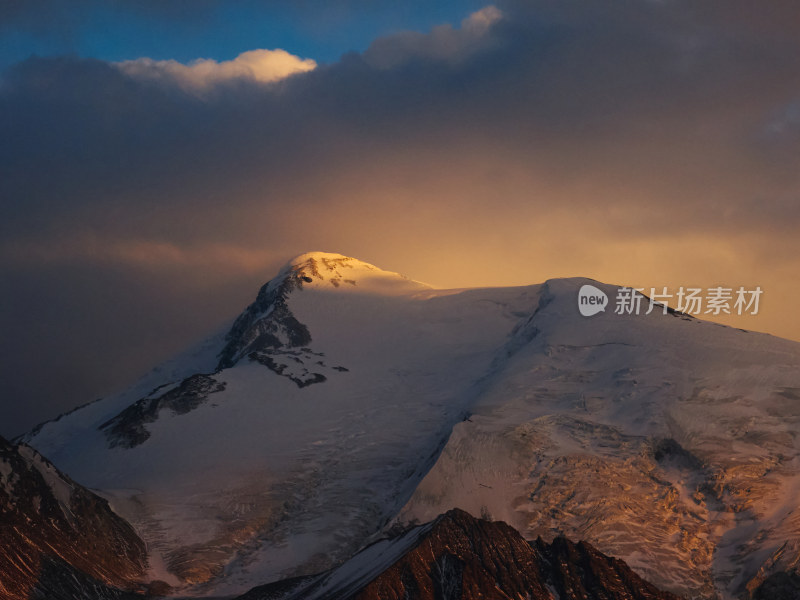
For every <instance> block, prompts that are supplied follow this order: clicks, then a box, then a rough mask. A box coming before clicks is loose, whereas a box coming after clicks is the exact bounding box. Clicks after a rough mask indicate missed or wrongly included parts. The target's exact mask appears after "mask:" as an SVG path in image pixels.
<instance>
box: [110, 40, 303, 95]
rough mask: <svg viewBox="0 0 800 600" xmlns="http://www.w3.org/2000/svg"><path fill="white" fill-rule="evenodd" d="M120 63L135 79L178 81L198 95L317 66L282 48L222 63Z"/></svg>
mask: <svg viewBox="0 0 800 600" xmlns="http://www.w3.org/2000/svg"><path fill="white" fill-rule="evenodd" d="M116 64H117V67H118V68H119V69H120V70H122V71H123V72H124V73H125V74H127V75H129V76H131V77H135V78H137V79H149V80H155V81H169V82H174V83H175V84H177V85H178V86H179V87H181V88H183V89H184V90H187V91H194V92H203V91H206V90H208V89H209V88H211V87H213V86H215V85H218V84H220V83H225V82H228V81H233V80H249V81H256V82H259V83H273V82H275V81H279V80H281V79H285V78H286V77H289V76H290V75H294V74H295V73H303V72H305V71H311V70H313V69H315V68H316V66H317V63H316V62H315V61H314V60H312V59H310V58H306V59H303V58H300V57H298V56H295V55H293V54H290V53H288V52H286V50H281V49H276V50H250V51H248V52H243V53H242V54H240V55H239V56H237V57H236V58H234V59H233V60H226V61H222V62H217V61H216V60H212V59H207V58H199V59H197V60H194V61H192V62H190V63H189V64H183V63H179V62H178V61H175V60H153V59H151V58H138V59H136V60H128V61H124V62H120V63H116Z"/></svg>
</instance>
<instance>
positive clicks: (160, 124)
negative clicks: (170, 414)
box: [0, 0, 800, 434]
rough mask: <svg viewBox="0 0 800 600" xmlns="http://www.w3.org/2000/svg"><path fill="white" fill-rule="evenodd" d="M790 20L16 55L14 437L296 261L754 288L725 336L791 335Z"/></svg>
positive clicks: (521, 25) (493, 23)
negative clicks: (328, 54) (279, 48)
mask: <svg viewBox="0 0 800 600" xmlns="http://www.w3.org/2000/svg"><path fill="white" fill-rule="evenodd" d="M794 5H795V4H790V3H785V2H776V3H775V4H774V5H772V6H773V8H774V10H775V11H777V13H778V17H775V16H774V15H773V13H772V11H760V9H759V8H758V7H756V6H755V5H752V4H748V5H747V6H748V8H746V7H745V4H743V3H738V2H737V3H728V2H724V3H723V2H715V1H712V2H706V3H696V2H689V1H683V0H673V1H671V2H639V1H632V0H631V1H622V2H615V3H613V5H608V4H604V5H603V6H602V7H601V6H599V5H597V6H596V5H595V4H592V3H587V2H572V1H569V0H564V1H560V2H536V1H528V0H526V1H525V2H522V1H520V2H510V1H503V2H498V4H497V6H498V8H493V7H487V8H486V9H484V10H483V11H480V12H478V13H476V14H474V15H472V16H469V17H467V18H466V19H465V20H464V22H462V23H461V25H460V27H450V26H442V27H438V28H435V29H433V30H432V31H430V32H428V33H413V32H407V33H400V34H395V35H391V36H387V37H385V38H381V39H378V40H375V42H374V43H373V44H372V46H371V47H370V49H369V50H367V51H366V52H364V53H361V54H359V53H351V54H348V55H346V56H344V57H343V58H342V59H341V60H340V61H338V62H336V63H333V64H327V65H321V66H319V67H317V68H315V69H313V70H307V71H306V72H305V73H304V74H303V75H302V76H294V77H293V76H289V77H286V78H284V79H280V80H279V81H278V82H277V83H278V84H277V85H273V84H262V83H261V82H262V81H263V78H264V77H272V76H273V75H274V76H278V75H277V74H276V73H281V71H280V70H278V71H274V70H270V69H272V67H274V66H276V65H284V66H285V65H288V67H287V69H288V70H289V71H292V69H294V71H292V72H299V70H300V69H301V68H305V67H308V66H312V65H311V64H310V63H303V62H302V61H301V59H299V58H297V57H291V55H286V56H282V55H281V56H278V55H276V54H275V51H272V52H271V53H270V51H256V52H257V54H254V55H250V54H249V53H245V54H244V55H242V56H240V57H239V58H237V59H235V60H233V61H227V62H221V63H216V62H213V61H210V62H201V63H197V64H187V65H182V64H179V63H174V62H154V61H146V60H144V59H142V60H139V61H132V62H130V63H127V66H120V65H117V64H110V63H104V62H102V61H97V60H89V59H81V58H75V57H61V58H52V59H43V58H38V59H30V60H27V61H25V62H22V63H20V64H18V65H16V66H15V67H14V68H12V69H10V70H8V71H6V72H4V73H3V74H2V84H1V85H0V139H3V141H4V143H3V144H2V145H0V239H2V240H3V244H2V245H0V286H2V287H0V289H3V290H4V295H3V297H2V298H0V300H1V301H2V302H0V316H1V317H2V319H0V321H1V322H0V329H2V330H3V331H4V340H3V343H4V344H5V345H6V347H5V348H4V350H5V353H6V354H8V355H13V356H19V357H26V356H36V357H37V361H38V362H39V364H38V365H35V366H28V367H24V365H23V364H22V358H19V360H15V361H6V364H5V365H0V379H2V380H4V381H8V382H11V383H10V384H9V385H12V386H13V390H14V397H15V398H18V400H19V406H20V407H21V408H20V409H19V410H20V414H19V415H18V416H17V417H15V419H16V420H15V421H14V422H16V423H23V422H25V423H30V421H32V420H35V419H41V418H45V417H47V416H51V415H52V414H53V409H54V407H55V406H56V404H57V405H58V407H59V408H69V407H70V406H71V405H74V404H77V403H78V402H80V401H82V400H85V399H90V397H91V395H93V394H97V393H100V390H101V389H102V390H103V391H107V389H108V388H109V387H111V386H112V384H113V385H116V386H122V385H123V384H124V383H125V382H126V381H125V380H126V378H127V377H130V376H132V375H133V374H135V373H134V371H135V370H136V368H137V367H138V368H141V369H144V368H146V367H147V366H149V365H148V364H143V363H144V362H145V361H144V359H141V358H138V359H137V358H136V357H137V356H139V357H142V356H144V357H146V362H147V363H150V364H152V363H155V362H157V361H158V360H159V359H161V358H164V357H165V356H166V354H168V353H169V352H170V351H173V350H177V349H179V348H180V347H181V346H182V345H184V344H185V343H188V342H189V341H191V340H192V339H193V338H196V337H199V336H201V335H202V334H204V333H206V332H207V330H208V329H209V326H208V323H213V324H215V325H216V324H217V323H222V322H223V321H224V320H225V319H226V318H229V317H232V316H234V314H235V313H236V312H237V311H238V310H240V309H241V307H242V306H244V305H246V304H247V302H248V301H249V300H250V299H251V298H250V296H251V295H252V293H253V292H254V291H255V290H256V289H257V288H258V286H259V285H260V284H261V283H263V282H264V280H266V279H267V278H268V277H269V276H271V275H272V274H273V271H274V270H275V269H277V267H278V266H279V265H280V264H281V263H282V262H283V261H284V260H285V259H286V258H288V257H290V256H292V255H294V254H299V253H301V252H304V251H308V250H311V249H327V250H331V251H337V252H343V253H345V254H349V255H355V256H359V257H362V258H364V259H365V260H368V261H370V262H373V263H375V264H378V265H381V266H384V267H386V268H388V269H391V270H394V271H399V272H403V273H405V274H407V275H409V276H411V277H414V278H417V279H420V280H424V281H430V282H432V283H434V284H439V285H452V286H465V285H481V284H487V285H508V284H525V283H531V282H537V281H542V280H544V279H547V278H549V277H558V276H572V275H585V276H590V277H593V278H596V279H600V280H606V281H609V282H611V283H630V284H637V285H644V286H650V285H653V286H660V285H689V284H692V285H696V284H701V285H705V284H708V285H712V284H728V285H739V284H741V285H752V284H758V285H762V287H763V288H764V289H765V290H766V291H765V303H764V311H763V315H762V316H760V317H758V319H759V320H758V321H757V323H756V322H753V323H752V324H740V325H744V326H748V327H753V328H756V329H765V330H769V331H772V332H774V333H778V334H781V335H785V336H788V337H795V338H800V321H798V319H800V317H799V316H795V315H798V313H797V312H796V310H795V307H794V304H795V301H794V298H795V297H796V296H795V293H796V292H797V290H796V289H795V287H796V284H795V283H794V281H796V277H794V278H793V277H792V273H796V272H797V269H798V268H800V263H798V258H797V257H798V256H800V242H798V240H797V236H796V231H797V229H798V227H800V211H799V210H798V206H800V175H798V173H797V169H796V157H797V150H798V147H800V146H799V145H798V144H799V143H798V139H800V136H798V135H797V131H798V129H800V128H798V126H797V122H798V119H797V108H796V106H797V99H798V98H799V97H800V86H799V85H798V83H797V82H798V81H800V58H798V57H800V48H798V46H800V41H798V40H797V39H796V36H792V35H789V34H788V33H787V31H786V30H787V27H786V22H785V21H786V20H787V19H788V17H789V16H791V14H793V13H792V11H793V10H795V9H793V8H792V6H794ZM727 7H729V8H727ZM757 12H759V14H756V13H757ZM760 12H764V13H765V14H763V15H762V14H760ZM749 13H752V14H749ZM749 16H752V18H748V17H749ZM264 52H267V53H269V54H264ZM243 57H244V58H243ZM266 65H269V69H267V70H265V71H261V70H259V69H260V68H261V67H262V66H266ZM300 65H305V67H300ZM283 73H284V74H285V73H286V71H283ZM212 92H213V93H212ZM662 276H663V277H664V278H665V279H669V281H660V280H654V278H660V277H662ZM8 290H10V291H8ZM5 291H7V292H5ZM120 315H124V317H120ZM75 340H86V341H85V343H84V342H80V343H81V349H80V352H75V351H73V349H72V345H74V344H75V343H76V342H75ZM108 356H118V357H120V358H119V361H118V364H117V363H115V365H112V366H111V367H109V368H113V369H115V370H114V375H113V376H109V377H108V378H106V379H103V380H102V381H101V377H100V376H99V375H97V374H93V373H94V371H93V370H92V369H91V368H89V366H91V365H92V364H94V362H96V363H97V364H103V365H107V364H108V362H109V359H108ZM93 361H94V362H93ZM87 365H89V366H87ZM34 367H35V368H34ZM56 367H58V368H56ZM39 371H42V372H45V371H46V372H47V373H56V372H57V373H58V376H56V375H53V377H51V378H44V377H41V376H37V373H38V372H39ZM95 371H96V369H95ZM70 373H72V374H74V376H73V375H70ZM23 375H24V377H23ZM76 379H78V380H80V382H79V383H75V380H76ZM68 389H74V390H76V391H75V392H74V393H65V392H64V390H68ZM92 390H95V391H92ZM86 396H89V397H88V398H87V397H86ZM47 398H53V400H43V399H47ZM48 402H50V404H48ZM26 403H28V404H26ZM28 406H29V407H30V408H27V407H28ZM23 413H24V414H23ZM20 427H21V425H20ZM0 433H7V434H13V433H17V431H6V432H2V431H0Z"/></svg>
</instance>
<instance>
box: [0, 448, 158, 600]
mask: <svg viewBox="0 0 800 600" xmlns="http://www.w3.org/2000/svg"><path fill="white" fill-rule="evenodd" d="M146 561H147V556H146V549H145V545H144V542H142V540H141V539H140V538H139V537H138V535H137V534H136V532H135V531H134V529H133V528H132V527H131V526H130V525H129V524H128V523H127V522H126V521H125V520H124V519H122V518H121V517H119V516H117V515H116V514H115V513H114V512H113V511H112V510H111V509H110V508H109V506H108V502H106V501H105V500H103V499H102V498H100V497H99V496H96V495H95V494H93V493H91V492H90V491H89V490H87V489H85V488H83V487H81V486H80V485H79V484H77V483H75V482H74V481H72V480H71V479H70V478H69V477H67V476H66V475H64V474H62V473H61V472H59V471H58V470H57V469H56V468H55V467H54V466H53V465H52V464H51V463H50V462H49V461H47V460H46V459H44V458H43V457H42V456H41V455H39V454H38V453H37V452H36V451H35V450H33V449H32V448H30V447H28V446H25V445H22V444H21V445H18V446H14V445H12V444H10V443H9V442H7V441H6V440H4V439H3V438H0V598H3V600H31V599H42V600H44V599H47V600H62V599H63V600H67V599H69V600H73V599H74V598H87V599H90V598H91V599H97V600H105V599H109V600H123V599H124V600H127V599H129V598H133V597H137V598H142V596H141V594H138V595H133V592H142V591H143V587H142V584H141V583H140V582H141V579H142V578H143V576H144V572H145V568H146V564H147V562H146Z"/></svg>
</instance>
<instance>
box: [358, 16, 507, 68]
mask: <svg viewBox="0 0 800 600" xmlns="http://www.w3.org/2000/svg"><path fill="white" fill-rule="evenodd" d="M502 16H503V13H502V12H501V11H500V9H498V8H497V7H496V6H494V5H489V6H486V7H485V8H482V9H481V10H479V11H477V12H474V13H472V14H471V15H470V16H469V17H467V18H466V19H464V20H463V21H462V22H461V28H460V29H456V28H454V27H452V26H451V25H440V26H438V27H435V28H434V29H433V30H432V31H430V32H428V33H420V32H416V31H404V32H401V33H396V34H394V35H390V36H387V37H383V38H379V39H377V40H376V41H375V42H373V43H372V44H371V45H370V47H369V48H368V49H367V50H366V52H365V53H364V59H365V60H366V62H367V63H369V64H370V65H373V66H376V67H379V68H382V69H389V68H392V67H397V66H398V65H401V64H403V63H405V62H407V61H409V60H435V61H444V62H458V61H462V60H466V59H467V58H469V56H470V55H472V54H473V53H475V52H478V51H480V50H481V49H484V48H485V47H486V46H487V45H488V44H490V43H491V38H490V35H489V33H490V30H491V27H492V25H494V24H495V23H497V22H498V21H500V20H501V19H502Z"/></svg>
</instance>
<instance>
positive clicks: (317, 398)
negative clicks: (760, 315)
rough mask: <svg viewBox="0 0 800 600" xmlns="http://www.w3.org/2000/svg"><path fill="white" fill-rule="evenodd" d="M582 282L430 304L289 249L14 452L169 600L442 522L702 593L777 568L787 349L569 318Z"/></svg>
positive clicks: (646, 322) (797, 525)
mask: <svg viewBox="0 0 800 600" xmlns="http://www.w3.org/2000/svg"><path fill="white" fill-rule="evenodd" d="M585 283H588V281H587V280H583V279H565V280H552V281H549V282H547V283H546V284H543V285H534V286H528V287H518V288H495V289H470V290H436V289H432V288H430V287H428V286H426V285H424V284H421V283H418V282H414V281H411V280H408V279H406V278H404V277H402V276H400V275H398V274H395V273H387V272H385V271H382V270H380V269H378V268H377V267H374V266H372V265H368V264H366V263H363V262H361V261H358V260H356V259H352V258H347V257H343V256H341V255H334V254H325V253H312V254H308V255H303V256H301V257H298V258H297V259H295V260H293V261H290V263H289V264H287V266H286V267H285V268H284V269H283V270H282V271H281V272H280V274H279V275H278V276H277V277H276V278H275V279H273V280H272V281H270V282H269V283H268V284H266V285H265V286H264V287H263V288H262V289H261V291H260V292H259V294H258V297H257V298H256V300H255V302H254V303H253V304H252V305H251V306H249V307H248V308H247V309H246V310H245V311H244V312H243V313H242V314H241V315H240V316H239V317H238V318H237V319H236V320H235V322H234V323H233V325H232V326H231V328H230V330H229V331H228V332H227V334H223V335H219V336H216V337H212V338H210V340H209V341H208V342H207V343H206V344H205V345H204V346H203V347H202V348H201V349H200V350H199V351H195V352H193V353H190V354H189V355H187V356H186V357H183V358H181V359H178V360H176V361H174V362H173V363H172V364H171V365H170V366H169V367H166V368H163V369H161V370H160V371H156V372H154V373H153V374H151V375H150V376H148V378H146V380H145V381H143V382H141V383H140V384H138V385H137V386H134V388H132V390H130V391H129V392H126V393H125V394H122V395H120V396H117V397H113V398H108V399H104V400H102V401H99V402H96V403H94V404H91V405H89V406H87V407H85V408H82V409H80V410H77V411H74V412H73V413H70V414H68V415H66V416H64V417H62V418H60V419H59V420H58V421H55V422H51V423H48V424H45V425H44V426H43V427H41V428H40V429H38V430H37V431H35V432H33V433H32V435H30V436H29V437H28V441H29V443H31V444H32V445H34V446H35V447H37V448H38V449H39V450H40V451H41V452H42V453H43V454H45V455H47V456H48V457H50V458H51V460H53V461H54V463H55V464H57V465H58V466H59V467H60V468H61V469H63V470H65V471H66V472H68V473H70V475H71V476H73V477H75V478H76V479H78V480H80V481H82V482H83V483H85V484H87V485H89V486H90V487H92V488H96V489H98V490H101V491H102V494H103V495H104V496H105V497H107V498H109V499H110V501H111V503H112V505H113V507H114V508H115V510H117V511H118V512H119V513H120V514H122V515H123V516H125V517H126V518H128V519H129V520H130V521H131V522H132V523H134V525H135V526H136V527H137V529H138V530H139V532H140V533H141V535H142V537H143V538H144V539H145V540H146V541H147V542H148V548H149V549H150V550H151V567H152V572H151V574H150V576H151V577H152V578H157V579H162V580H166V581H167V582H168V583H170V584H173V585H178V586H180V585H183V586H185V589H184V591H185V592H186V593H194V594H204V593H211V592H212V591H213V592H214V593H218V594H222V593H238V592H241V591H244V590H246V589H248V588H250V587H252V586H254V585H257V584H262V583H266V582H269V581H276V580H278V579H283V578H286V577H290V576H295V575H304V574H311V573H316V572H320V571H323V570H326V569H328V568H329V567H331V566H333V565H336V564H338V563H340V562H342V561H344V560H346V559H348V558H349V557H350V556H352V555H353V554H354V553H355V552H356V551H357V550H358V549H359V548H360V547H362V546H363V545H364V544H366V543H368V542H370V541H372V540H374V539H376V537H377V536H378V535H379V533H380V531H381V530H382V528H384V527H385V526H386V525H387V523H390V522H391V521H392V520H400V521H407V520H411V519H419V520H420V521H429V520H431V519H433V518H434V517H436V516H437V515H439V514H441V513H444V512H446V511H447V510H449V509H451V508H453V507H462V508H465V509H467V510H469V511H470V512H472V513H473V514H474V515H480V514H487V513H488V514H491V515H492V516H493V517H495V518H499V519H503V520H505V521H507V522H509V523H511V524H512V525H514V526H515V527H517V528H518V529H520V531H522V532H523V533H524V534H525V535H526V536H530V537H532V538H535V537H536V536H537V535H540V534H541V535H542V536H543V537H544V538H545V539H548V540H549V539H552V538H553V537H554V536H555V535H556V534H557V533H564V534H566V535H567V536H568V537H570V538H571V539H576V540H581V539H583V540H587V541H589V542H591V543H592V544H594V545H595V546H597V548H598V549H599V550H600V551H602V552H604V553H606V554H609V555H613V556H619V557H621V558H623V559H625V560H626V562H628V564H630V565H631V566H632V567H633V568H634V569H635V570H637V571H638V572H639V573H640V574H641V575H644V576H645V577H646V578H647V579H649V580H651V581H653V582H654V583H655V584H656V585H658V586H659V587H662V588H665V589H668V590H671V591H674V592H678V593H686V594H689V595H696V596H698V597H700V596H701V597H705V598H711V597H715V595H716V594H718V593H719V594H721V595H722V596H723V597H726V598H728V597H733V596H735V595H739V594H740V593H745V592H746V590H747V589H748V588H747V586H748V585H749V586H750V587H751V588H753V587H754V586H756V585H758V582H759V581H760V579H759V577H760V578H761V579H764V578H766V577H768V576H769V575H770V573H771V572H773V571H776V570H777V571H780V570H784V569H792V568H795V567H796V565H797V562H798V561H797V558H798V549H800V512H798V510H797V500H796V498H797V497H798V491H800V455H799V451H800V442H798V440H797V431H798V422H799V421H800V369H799V368H798V367H800V344H796V343H793V342H789V341H785V340H780V339H778V338H774V337H771V336H767V335H761V334H756V333H748V332H743V331H740V330H735V329H730V328H726V327H722V326H719V325H715V324H711V323H707V322H702V321H699V320H696V319H692V318H690V317H686V316H684V315H680V314H677V313H670V314H666V315H663V314H661V313H660V311H658V310H656V311H655V312H653V313H652V314H650V315H647V316H645V315H638V316H637V315H631V316H622V315H616V314H613V312H611V311H608V312H605V313H600V314H598V315H595V316H593V317H590V318H586V317H583V316H581V315H580V313H579V311H578V305H577V293H578V289H579V288H580V287H581V286H582V285H583V284H585ZM590 283H592V284H594V285H597V286H598V287H601V288H602V289H605V290H606V292H607V293H608V294H609V295H613V293H614V292H615V290H616V288H612V287H610V286H603V285H601V284H598V283H597V282H590ZM440 453H441V454H440ZM781 548H783V549H782V550H780V549H781ZM761 567H763V569H762V572H761V574H760V575H757V573H758V571H759V568H761ZM754 578H755V579H754Z"/></svg>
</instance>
